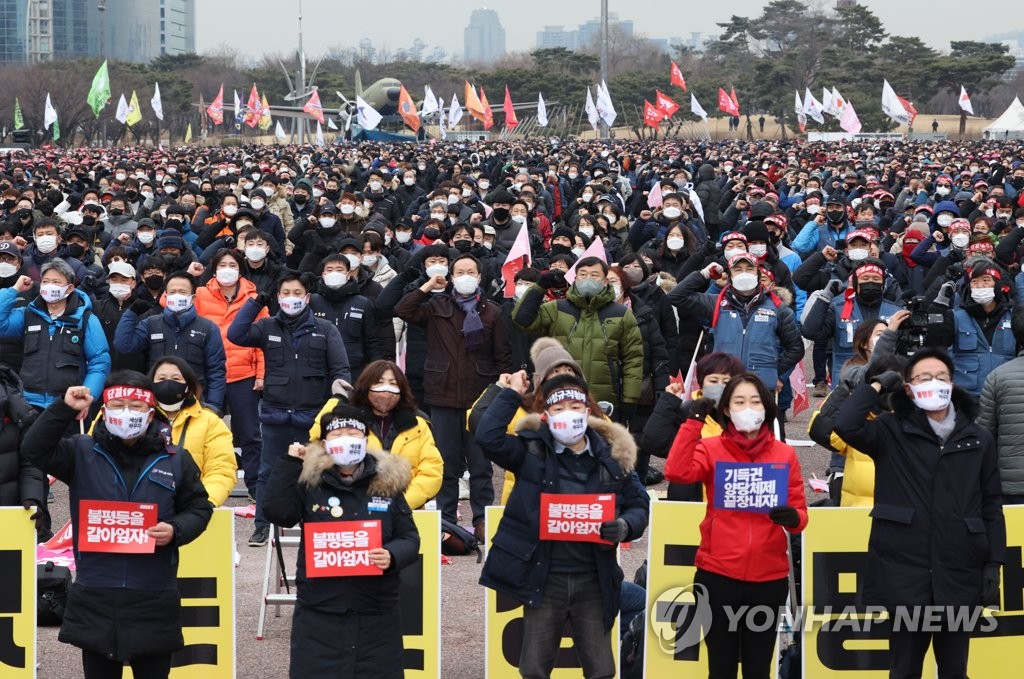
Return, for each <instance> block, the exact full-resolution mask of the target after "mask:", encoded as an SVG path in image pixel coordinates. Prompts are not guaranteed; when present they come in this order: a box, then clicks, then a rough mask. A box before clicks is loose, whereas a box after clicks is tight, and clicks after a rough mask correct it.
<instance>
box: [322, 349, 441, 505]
mask: <svg viewBox="0 0 1024 679" xmlns="http://www.w3.org/2000/svg"><path fill="white" fill-rule="evenodd" d="M349 403H350V404H351V405H352V406H354V407H356V408H360V409H362V411H363V412H364V413H365V414H366V417H367V420H368V424H369V431H368V432H367V445H368V446H369V447H371V448H380V449H382V450H387V451H390V453H391V454H392V455H398V456H399V457H402V458H405V460H406V461H407V462H408V463H409V466H410V467H411V470H412V478H411V480H410V481H409V485H408V487H406V489H405V492H404V495H405V501H406V502H407V503H408V504H409V507H410V508H412V509H413V510H416V509H422V508H423V506H424V505H425V504H426V503H427V501H429V500H430V499H432V498H433V497H434V496H435V495H437V491H439V490H440V489H441V477H442V472H443V469H444V462H443V461H442V460H441V453H440V451H439V450H438V449H437V446H436V445H435V443H434V434H433V432H432V431H431V428H430V423H429V422H428V420H427V419H426V417H425V416H424V415H423V414H422V413H420V412H419V411H418V410H417V408H416V398H415V397H414V396H413V395H412V389H411V388H410V387H409V381H408V380H407V379H406V378H405V374H404V373H403V372H402V369H401V368H399V367H398V365H397V364H395V363H394V362H392V361H374V362H373V363H370V364H369V365H367V366H366V368H365V369H364V370H363V373H362V374H361V375H360V376H359V379H358V380H356V383H355V385H354V386H353V387H352V394H351V396H350V397H349ZM339 404H341V400H340V399H338V398H332V399H331V400H330V401H328V402H327V404H326V405H325V406H324V407H323V409H321V410H320V413H319V415H318V416H317V420H316V422H314V423H313V426H312V428H310V430H309V438H310V440H317V439H319V438H320V420H321V419H322V418H323V417H324V416H325V415H328V414H330V412H331V411H332V410H334V409H335V408H336V407H338V405H339Z"/></svg>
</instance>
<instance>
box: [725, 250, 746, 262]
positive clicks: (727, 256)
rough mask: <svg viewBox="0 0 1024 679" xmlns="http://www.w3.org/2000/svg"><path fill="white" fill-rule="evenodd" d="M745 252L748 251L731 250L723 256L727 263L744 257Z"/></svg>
mask: <svg viewBox="0 0 1024 679" xmlns="http://www.w3.org/2000/svg"><path fill="white" fill-rule="evenodd" d="M744 252H746V250H744V249H743V248H729V249H728V250H726V251H725V252H724V253H723V254H724V255H725V261H727V262H728V261H729V260H730V259H732V258H733V257H735V256H736V255H742V254H743V253H744Z"/></svg>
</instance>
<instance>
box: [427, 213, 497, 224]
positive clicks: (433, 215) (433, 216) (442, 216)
mask: <svg viewBox="0 0 1024 679" xmlns="http://www.w3.org/2000/svg"><path fill="white" fill-rule="evenodd" d="M430 218H431V219H436V220H438V221H441V222H443V221H444V220H445V219H447V218H448V213H447V212H431V213H430ZM513 219H514V218H513Z"/></svg>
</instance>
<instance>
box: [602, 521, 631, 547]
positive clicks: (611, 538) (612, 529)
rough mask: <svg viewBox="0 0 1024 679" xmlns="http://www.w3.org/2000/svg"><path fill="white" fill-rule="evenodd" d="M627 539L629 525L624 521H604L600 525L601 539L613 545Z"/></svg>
mask: <svg viewBox="0 0 1024 679" xmlns="http://www.w3.org/2000/svg"><path fill="white" fill-rule="evenodd" d="M627 537H629V524H627V523H626V520H625V519H615V520H614V521H605V522H604V523H602V524H601V539H602V540H607V541H608V542H611V543H613V544H616V545H617V544H619V543H620V542H622V541H623V540H625V539H626V538H627Z"/></svg>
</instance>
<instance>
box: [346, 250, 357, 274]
mask: <svg viewBox="0 0 1024 679" xmlns="http://www.w3.org/2000/svg"><path fill="white" fill-rule="evenodd" d="M345 259H347V260H348V270H349V271H355V270H356V269H358V268H359V255H353V254H352V253H351V252H349V253H347V254H346V255H345Z"/></svg>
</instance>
